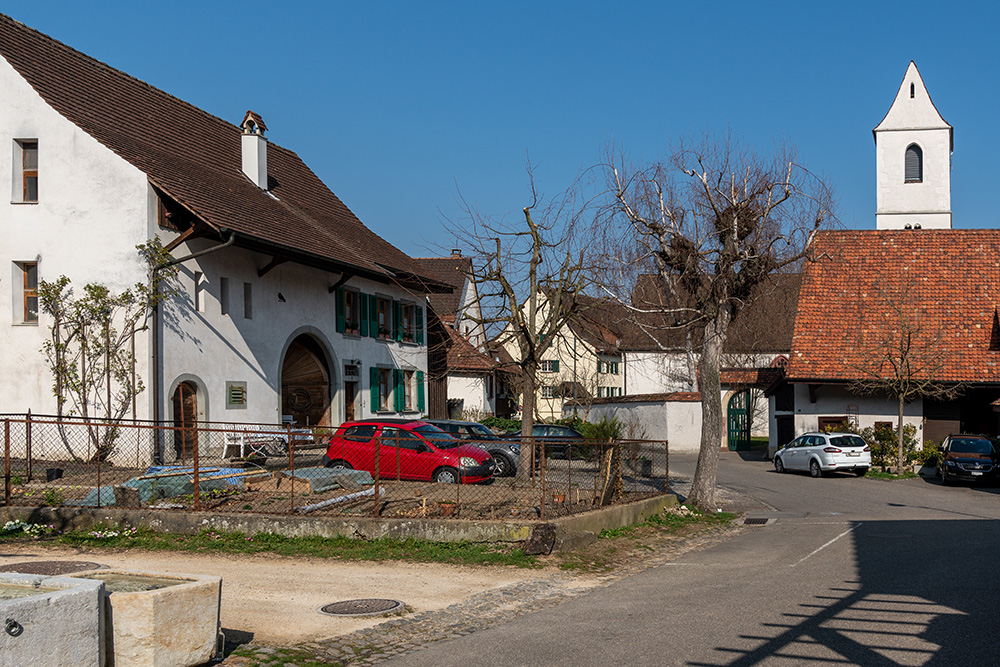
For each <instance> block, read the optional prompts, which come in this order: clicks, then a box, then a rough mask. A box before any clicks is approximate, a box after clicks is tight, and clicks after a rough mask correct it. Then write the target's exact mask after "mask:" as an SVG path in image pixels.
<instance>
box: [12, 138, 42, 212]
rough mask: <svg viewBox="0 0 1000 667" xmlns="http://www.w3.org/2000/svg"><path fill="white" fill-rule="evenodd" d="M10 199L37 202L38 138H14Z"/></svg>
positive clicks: (20, 201) (26, 202)
mask: <svg viewBox="0 0 1000 667" xmlns="http://www.w3.org/2000/svg"><path fill="white" fill-rule="evenodd" d="M11 201H13V202H15V203H19V204H35V203H37V202H38V139H15V140H14V183H13V187H12V189H11Z"/></svg>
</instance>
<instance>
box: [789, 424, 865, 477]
mask: <svg viewBox="0 0 1000 667" xmlns="http://www.w3.org/2000/svg"><path fill="white" fill-rule="evenodd" d="M871 464H872V452H871V447H869V446H868V443H867V442H865V440H864V438H862V437H861V436H860V435H855V434H854V433H804V434H802V435H800V436H799V437H797V438H795V439H794V440H792V441H791V442H790V443H788V444H787V445H785V446H784V447H782V448H781V449H779V450H778V452H777V454H775V455H774V469H775V470H777V471H778V472H785V471H786V470H808V471H809V474H810V475H812V476H813V477H822V476H823V473H824V472H828V471H838V470H842V471H851V472H853V473H854V474H855V475H857V476H858V477H862V476H864V474H865V473H866V472H868V468H869V467H870V466H871Z"/></svg>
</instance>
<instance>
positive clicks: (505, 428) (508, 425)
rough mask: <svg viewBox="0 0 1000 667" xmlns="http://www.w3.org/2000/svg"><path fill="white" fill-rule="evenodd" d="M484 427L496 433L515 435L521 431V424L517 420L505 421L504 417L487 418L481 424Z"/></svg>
mask: <svg viewBox="0 0 1000 667" xmlns="http://www.w3.org/2000/svg"><path fill="white" fill-rule="evenodd" d="M480 423H481V424H482V425H483V426H485V427H487V428H491V429H493V430H494V431H502V432H504V433H513V432H515V431H520V430H521V422H520V420H517V419H504V418H503V417H487V418H486V419H484V420H483V421H481V422H480Z"/></svg>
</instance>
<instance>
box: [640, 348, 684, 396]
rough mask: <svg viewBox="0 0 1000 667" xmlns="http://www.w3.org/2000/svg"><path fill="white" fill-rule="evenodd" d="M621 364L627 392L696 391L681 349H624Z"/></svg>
mask: <svg viewBox="0 0 1000 667" xmlns="http://www.w3.org/2000/svg"><path fill="white" fill-rule="evenodd" d="M624 365H625V366H626V368H625V374H626V379H625V391H626V392H627V394H628V395H629V396H633V395H641V394H661V393H671V392H677V391H696V388H695V387H694V378H693V377H691V374H690V373H689V372H688V363H687V355H686V354H684V353H683V352H626V353H625V354H624Z"/></svg>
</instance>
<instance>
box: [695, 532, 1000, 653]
mask: <svg viewBox="0 0 1000 667" xmlns="http://www.w3.org/2000/svg"><path fill="white" fill-rule="evenodd" d="M851 539H852V540H853V543H854V552H855V558H856V563H857V571H858V573H859V576H858V579H857V580H856V581H844V582H843V583H842V585H839V586H837V587H833V588H830V589H828V590H827V591H825V592H824V593H823V594H821V595H816V596H810V597H808V598H804V599H803V600H802V601H801V602H800V603H799V604H798V605H797V606H796V607H795V608H793V609H789V610H788V611H786V612H784V613H782V614H781V615H780V616H779V617H776V618H765V619H761V622H760V624H759V626H758V629H757V631H756V632H755V633H754V634H752V635H741V636H740V639H741V640H743V642H742V643H741V646H742V647H743V648H736V647H726V646H719V647H716V649H715V650H716V651H718V652H719V653H720V654H721V655H720V656H719V661H718V662H690V663H688V664H690V665H704V666H707V665H712V666H713V667H723V666H725V667H749V666H751V665H758V664H761V663H764V662H767V663H768V664H823V663H827V664H837V663H839V664H854V665H865V666H873V667H889V666H897V665H920V666H922V667H929V666H934V665H942V666H944V665H948V666H951V665H987V664H997V655H998V651H1000V638H998V637H997V633H996V614H995V607H996V600H997V596H998V595H1000V571H998V569H997V568H995V567H994V566H993V563H994V560H995V557H994V554H995V553H996V550H997V548H998V547H1000V521H995V520H991V519H983V520H973V519H953V520H941V521H873V522H864V523H861V524H858V525H857V528H856V529H855V530H854V531H852V533H851ZM747 642H750V643H755V644H756V646H754V647H753V648H750V649H747V648H745V646H746V645H747Z"/></svg>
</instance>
